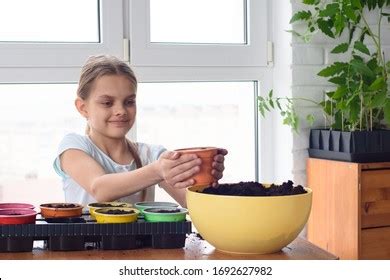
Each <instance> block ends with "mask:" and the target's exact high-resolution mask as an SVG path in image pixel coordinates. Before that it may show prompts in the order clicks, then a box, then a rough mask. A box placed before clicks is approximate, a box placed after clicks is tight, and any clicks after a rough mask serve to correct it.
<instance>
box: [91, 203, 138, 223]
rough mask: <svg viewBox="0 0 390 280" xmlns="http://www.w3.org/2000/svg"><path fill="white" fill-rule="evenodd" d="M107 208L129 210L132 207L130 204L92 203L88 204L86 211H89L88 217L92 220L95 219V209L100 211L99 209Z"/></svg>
mask: <svg viewBox="0 0 390 280" xmlns="http://www.w3.org/2000/svg"><path fill="white" fill-rule="evenodd" d="M99 205H107V206H99ZM107 207H115V208H116V207H118V208H119V207H122V208H123V207H127V208H131V207H133V205H132V204H130V203H126V202H118V201H112V202H92V203H90V204H88V210H89V215H91V217H92V218H94V219H95V218H96V217H95V211H96V209H100V208H107Z"/></svg>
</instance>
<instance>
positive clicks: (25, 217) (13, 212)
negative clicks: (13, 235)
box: [0, 208, 37, 225]
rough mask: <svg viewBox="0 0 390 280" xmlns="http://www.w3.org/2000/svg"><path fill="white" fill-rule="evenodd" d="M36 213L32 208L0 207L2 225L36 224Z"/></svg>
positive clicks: (0, 222) (0, 223)
mask: <svg viewBox="0 0 390 280" xmlns="http://www.w3.org/2000/svg"><path fill="white" fill-rule="evenodd" d="M36 215H37V212H36V211H34V210H32V209H26V208H14V209H12V208H10V209H0V225H16V224H35V217H36Z"/></svg>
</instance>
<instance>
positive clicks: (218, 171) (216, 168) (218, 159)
mask: <svg viewBox="0 0 390 280" xmlns="http://www.w3.org/2000/svg"><path fill="white" fill-rule="evenodd" d="M227 154H228V151H227V150H225V149H218V154H217V155H216V156H215V157H214V162H213V164H212V166H213V170H212V171H211V174H212V175H213V177H214V178H215V181H214V183H213V184H212V186H213V187H217V186H218V180H219V179H221V178H222V176H223V171H224V170H225V165H224V161H225V156H226V155H227Z"/></svg>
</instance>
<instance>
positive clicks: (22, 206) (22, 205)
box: [0, 202, 35, 209]
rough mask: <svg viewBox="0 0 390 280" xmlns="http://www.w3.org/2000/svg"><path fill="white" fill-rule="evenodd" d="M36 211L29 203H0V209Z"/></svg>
mask: <svg viewBox="0 0 390 280" xmlns="http://www.w3.org/2000/svg"><path fill="white" fill-rule="evenodd" d="M10 208H11V209H34V208H35V206H34V205H32V204H29V203H18V202H16V203H13V202H12V203H0V209H10Z"/></svg>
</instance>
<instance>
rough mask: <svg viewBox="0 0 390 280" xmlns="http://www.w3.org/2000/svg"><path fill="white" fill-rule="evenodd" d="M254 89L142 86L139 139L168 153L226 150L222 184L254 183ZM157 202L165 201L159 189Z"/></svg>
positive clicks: (202, 85)
mask: <svg viewBox="0 0 390 280" xmlns="http://www.w3.org/2000/svg"><path fill="white" fill-rule="evenodd" d="M254 90H255V86H254V82H185V83H143V84H140V85H139V89H138V94H137V109H138V113H137V139H138V141H140V142H146V143H153V144H161V145H164V146H165V147H166V148H167V149H169V150H173V149H178V148H186V147H199V146H216V147H222V148H225V149H227V150H228V151H229V154H228V155H227V156H226V161H225V167H226V169H225V172H224V178H223V179H222V180H221V182H230V183H233V182H238V181H242V180H255V140H254V139H255V103H254V102H255V97H254V96H255V91H254ZM156 199H160V200H167V199H169V197H167V196H166V195H165V193H164V192H162V191H161V190H158V189H157V194H156Z"/></svg>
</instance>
